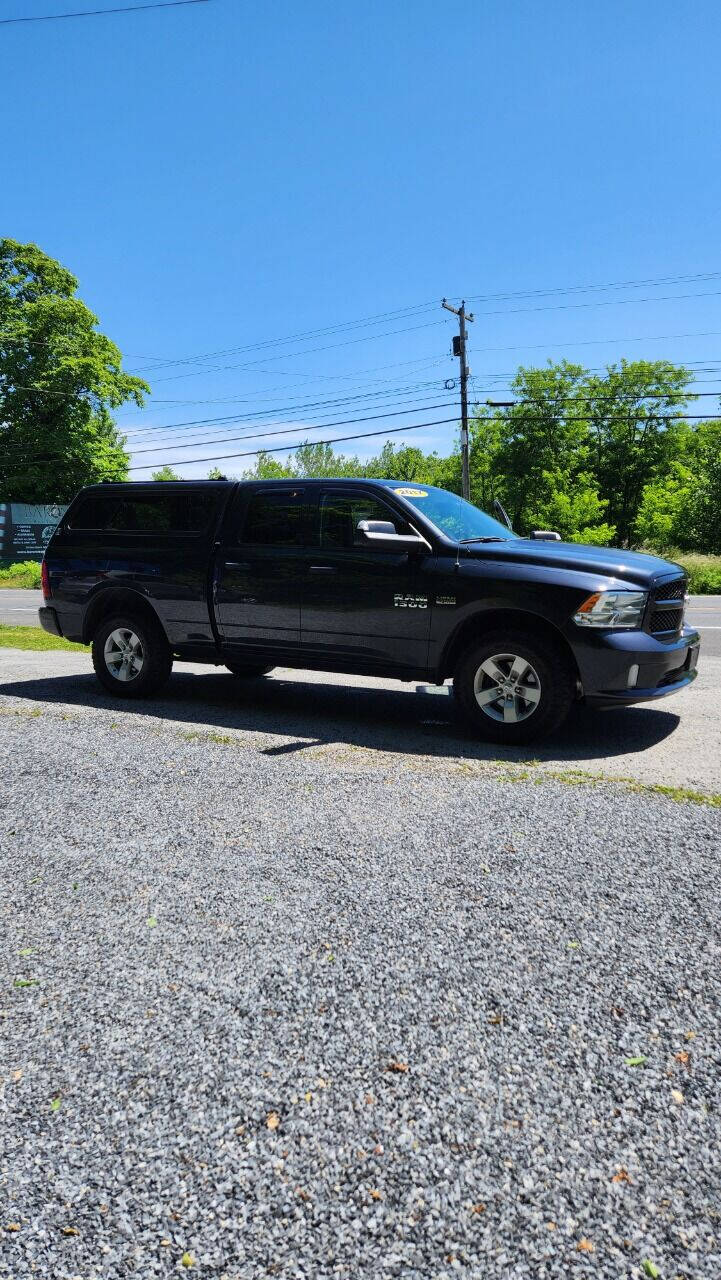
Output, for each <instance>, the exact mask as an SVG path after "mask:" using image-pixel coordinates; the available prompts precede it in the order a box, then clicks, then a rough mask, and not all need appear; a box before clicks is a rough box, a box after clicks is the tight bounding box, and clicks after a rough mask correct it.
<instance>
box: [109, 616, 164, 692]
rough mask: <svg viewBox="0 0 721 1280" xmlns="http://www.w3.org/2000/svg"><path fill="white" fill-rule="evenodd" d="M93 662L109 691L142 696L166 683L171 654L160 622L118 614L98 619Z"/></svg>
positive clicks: (155, 690)
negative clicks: (100, 620)
mask: <svg viewBox="0 0 721 1280" xmlns="http://www.w3.org/2000/svg"><path fill="white" fill-rule="evenodd" d="M93 666H94V668H95V674H96V676H97V677H98V680H99V681H100V683H101V684H102V685H103V686H104V687H105V688H106V689H108V690H109V692H110V693H114V694H115V695H116V696H117V697H119V698H144V697H147V696H148V694H151V693H157V691H158V690H159V689H160V688H162V686H163V685H164V684H165V682H166V680H167V679H168V677H169V675H170V672H171V669H172V666H173V655H172V653H171V652H170V645H169V644H168V641H167V639H166V637H165V634H164V632H163V629H162V627H161V626H160V623H159V622H157V623H155V622H152V621H151V620H150V619H146V618H143V617H132V616H130V615H127V614H119V615H118V616H117V617H114V618H109V619H108V620H107V621H105V622H101V624H100V626H99V627H98V629H97V631H96V632H95V635H94V636H93Z"/></svg>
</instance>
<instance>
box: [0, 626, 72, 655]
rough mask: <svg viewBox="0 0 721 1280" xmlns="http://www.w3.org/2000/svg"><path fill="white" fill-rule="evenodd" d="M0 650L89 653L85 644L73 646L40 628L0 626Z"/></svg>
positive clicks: (70, 642)
mask: <svg viewBox="0 0 721 1280" xmlns="http://www.w3.org/2000/svg"><path fill="white" fill-rule="evenodd" d="M0 649H77V650H78V652H79V653H89V652H90V648H89V646H88V645H86V644H73V643H72V641H71V640H63V639H62V638H61V637H60V636H51V635H50V633H49V632H48V631H43V629H42V627H5V626H1V625H0Z"/></svg>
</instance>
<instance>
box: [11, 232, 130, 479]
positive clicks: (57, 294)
mask: <svg viewBox="0 0 721 1280" xmlns="http://www.w3.org/2000/svg"><path fill="white" fill-rule="evenodd" d="M77 286H78V282H77V280H76V279H75V277H74V276H73V275H71V273H70V272H69V271H68V270H66V268H65V267H63V266H61V264H60V263H59V262H56V261H55V260H54V259H53V258H50V257H48V255H47V254H45V253H43V251H42V250H41V249H39V248H38V246H37V245H34V244H20V243H19V242H18V241H16V240H8V239H2V240H0V496H1V497H2V499H3V500H4V501H6V502H12V501H17V502H38V503H47V502H52V501H56V502H69V501H70V499H71V498H72V497H73V496H74V495H75V493H76V492H77V490H78V489H79V488H81V487H82V485H85V484H92V483H93V482H96V481H98V480H102V479H113V480H123V479H125V478H126V476H127V468H128V454H127V452H126V451H125V448H124V444H125V440H124V437H123V436H122V435H120V434H119V432H118V431H117V429H116V427H115V423H114V421H113V418H112V416H111V411H112V410H113V409H118V408H119V407H120V406H121V405H122V404H124V403H125V402H126V401H128V400H131V401H133V402H134V403H135V404H137V405H141V404H142V403H143V394H144V393H145V392H147V391H148V390H149V388H148V386H147V384H146V383H145V382H143V381H142V380H141V379H140V378H134V377H132V376H131V375H130V374H127V373H124V372H123V370H122V368H121V363H122V357H121V354H120V351H119V350H118V348H117V347H116V346H115V344H114V343H113V342H111V341H110V339H109V338H106V337H105V336H104V335H103V334H102V333H99V332H98V331H97V329H96V325H97V323H98V321H97V317H96V316H94V315H93V313H92V312H91V311H90V310H89V309H88V308H87V307H86V306H85V304H84V303H83V302H82V301H81V300H80V298H78V297H77V296H76V291H77Z"/></svg>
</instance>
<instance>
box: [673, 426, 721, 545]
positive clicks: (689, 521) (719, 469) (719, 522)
mask: <svg viewBox="0 0 721 1280" xmlns="http://www.w3.org/2000/svg"><path fill="white" fill-rule="evenodd" d="M690 455H691V467H692V475H693V480H692V483H691V485H690V492H689V497H688V502H687V503H686V504H685V506H684V508H683V510H682V511H681V512H680V516H679V521H678V528H677V532H678V545H679V546H681V547H684V546H688V545H691V546H693V547H694V548H695V549H698V550H699V551H707V552H710V553H711V554H715V555H721V419H715V420H714V421H711V422H699V423H698V425H697V428H696V430H695V432H694V434H693V441H692V445H691V450H690ZM689 539H690V542H689Z"/></svg>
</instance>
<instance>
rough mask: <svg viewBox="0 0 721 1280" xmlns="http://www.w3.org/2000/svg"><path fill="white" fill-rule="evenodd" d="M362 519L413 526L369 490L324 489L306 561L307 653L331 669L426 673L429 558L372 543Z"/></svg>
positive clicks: (303, 632) (407, 529)
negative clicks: (343, 666)
mask: <svg viewBox="0 0 721 1280" xmlns="http://www.w3.org/2000/svg"><path fill="white" fill-rule="evenodd" d="M360 520H385V521H391V522H392V523H393V524H394V525H395V529H396V532H397V533H410V532H411V529H410V526H409V525H408V523H407V521H405V520H404V518H403V517H402V516H400V515H399V514H398V513H397V512H396V511H395V510H394V509H393V508H391V507H390V506H388V505H387V504H386V503H385V502H383V500H382V499H381V498H379V497H378V496H377V495H376V494H374V493H371V492H370V491H368V492H366V491H364V490H362V489H360V488H357V487H355V486H354V487H353V488H352V489H351V488H350V487H349V488H348V489H345V490H343V489H340V488H331V487H329V488H328V489H324V490H321V492H320V495H319V501H318V507H317V511H316V515H315V521H314V528H315V536H314V546H313V550H312V553H311V554H310V555H309V556H308V558H307V561H306V580H305V585H304V588H303V605H302V610H301V637H302V642H303V648H304V650H307V651H309V652H312V653H313V655H314V656H315V657H316V658H317V659H320V658H322V657H323V655H324V654H326V655H327V656H328V659H329V661H333V665H340V664H341V663H342V661H343V660H344V659H346V660H347V661H348V663H349V665H350V666H352V667H357V666H361V667H366V668H367V669H368V670H369V671H370V670H372V669H373V667H374V666H379V667H380V666H384V665H389V664H391V665H393V666H395V667H405V668H408V669H409V670H416V671H417V670H418V669H419V668H421V669H424V668H425V667H426V665H427V659H428V637H429V633H430V615H431V610H430V601H429V598H428V592H427V590H425V589H424V585H423V578H424V563H427V561H428V559H429V558H430V555H431V553H430V552H428V553H427V554H426V553H425V552H423V553H419V552H418V551H416V550H415V549H414V550H412V551H410V552H409V551H408V550H396V549H395V548H392V547H389V546H385V547H384V546H381V545H379V544H378V543H375V544H373V543H368V542H366V541H365V539H364V538H363V535H362V533H360V532H359V530H358V522H359V521H360Z"/></svg>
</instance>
